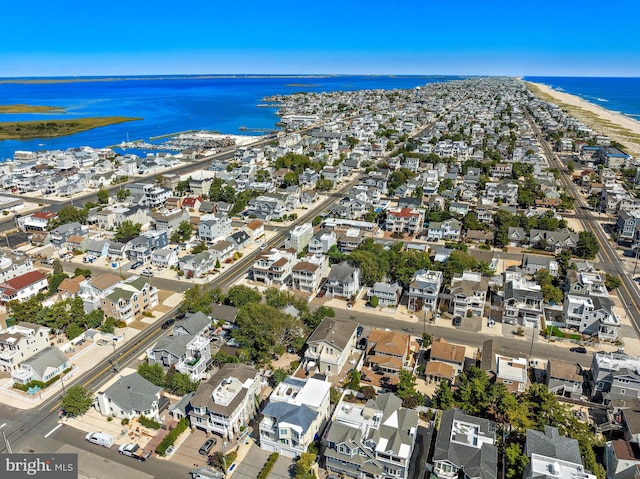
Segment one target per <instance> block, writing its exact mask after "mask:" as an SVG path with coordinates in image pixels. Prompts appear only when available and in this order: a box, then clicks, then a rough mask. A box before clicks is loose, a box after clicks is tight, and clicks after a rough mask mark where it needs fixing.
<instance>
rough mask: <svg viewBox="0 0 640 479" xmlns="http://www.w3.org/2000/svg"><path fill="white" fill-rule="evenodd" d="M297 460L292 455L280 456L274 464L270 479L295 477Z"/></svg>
mask: <svg viewBox="0 0 640 479" xmlns="http://www.w3.org/2000/svg"><path fill="white" fill-rule="evenodd" d="M295 462H296V461H295V459H292V458H290V457H286V456H279V457H278V460H277V461H276V463H275V464H274V465H273V469H271V473H270V474H269V479H291V478H292V477H295V470H294V468H293V465H294V464H295Z"/></svg>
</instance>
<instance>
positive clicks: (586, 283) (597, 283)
mask: <svg viewBox="0 0 640 479" xmlns="http://www.w3.org/2000/svg"><path fill="white" fill-rule="evenodd" d="M604 280H605V278H604V277H603V275H602V274H601V273H597V272H594V271H578V270H577V269H567V274H566V277H565V290H566V292H567V294H573V295H577V296H602V297H604V298H608V297H609V291H607V287H606V286H605V284H604Z"/></svg>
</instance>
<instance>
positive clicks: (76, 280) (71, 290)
mask: <svg viewBox="0 0 640 479" xmlns="http://www.w3.org/2000/svg"><path fill="white" fill-rule="evenodd" d="M84 280H85V277H84V276H82V275H81V274H80V275H78V276H74V277H73V278H65V279H63V280H62V283H60V285H59V286H58V291H57V292H58V295H59V296H60V299H63V300H64V299H68V298H73V297H75V296H77V295H78V294H79V293H80V283H82V282H83V281H84Z"/></svg>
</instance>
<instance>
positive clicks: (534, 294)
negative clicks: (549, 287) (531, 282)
mask: <svg viewBox="0 0 640 479" xmlns="http://www.w3.org/2000/svg"><path fill="white" fill-rule="evenodd" d="M512 298H513V299H516V300H518V301H520V300H521V299H523V298H535V299H539V300H541V301H542V300H543V298H544V295H543V294H542V291H530V290H528V289H516V288H514V287H513V281H509V282H508V283H507V284H506V285H505V286H504V299H505V301H506V300H508V299H512Z"/></svg>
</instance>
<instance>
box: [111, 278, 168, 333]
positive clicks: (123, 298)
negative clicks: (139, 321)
mask: <svg viewBox="0 0 640 479" xmlns="http://www.w3.org/2000/svg"><path fill="white" fill-rule="evenodd" d="M101 304H102V310H103V311H104V315H105V316H106V317H111V318H115V319H117V320H119V321H124V322H125V323H127V324H129V323H130V322H131V321H133V320H134V319H136V318H139V317H141V316H142V313H143V312H144V311H147V310H148V309H151V308H153V307H154V306H156V305H157V304H158V290H157V289H156V287H155V286H152V285H151V283H149V280H148V279H146V278H141V277H139V276H130V277H129V278H127V279H126V280H124V282H122V283H121V284H119V285H118V286H116V287H115V288H114V289H113V291H112V292H111V293H110V294H109V295H107V296H106V297H104V298H102V301H101Z"/></svg>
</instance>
